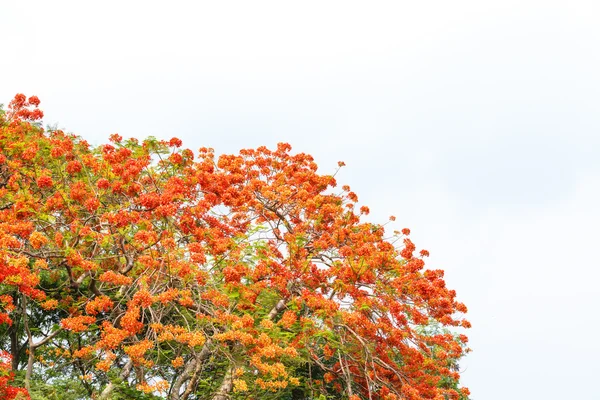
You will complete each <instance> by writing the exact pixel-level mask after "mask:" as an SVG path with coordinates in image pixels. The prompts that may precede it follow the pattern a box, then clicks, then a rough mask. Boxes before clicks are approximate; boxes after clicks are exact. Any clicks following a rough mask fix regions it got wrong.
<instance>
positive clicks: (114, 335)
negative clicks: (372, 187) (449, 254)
mask: <svg viewBox="0 0 600 400" xmlns="http://www.w3.org/2000/svg"><path fill="white" fill-rule="evenodd" d="M38 105H39V100H38V99H37V98H36V97H30V98H29V99H27V98H26V97H25V96H24V95H17V96H16V97H15V99H14V100H13V101H12V102H11V103H10V104H9V105H8V108H7V111H6V112H2V113H1V114H0V243H1V245H0V293H1V295H2V296H1V297H0V301H2V302H3V304H4V306H5V310H6V312H3V313H2V314H0V320H1V322H3V323H4V325H3V328H2V329H3V331H0V334H1V336H0V345H2V346H4V347H5V348H6V349H8V351H10V352H11V354H12V356H13V358H14V359H15V361H13V363H12V368H13V370H17V371H18V370H24V376H23V379H22V380H23V383H24V385H25V387H26V388H27V389H30V391H31V393H33V392H35V391H36V390H37V393H41V392H44V393H46V394H39V396H40V398H51V397H50V395H49V394H47V393H49V391H45V390H46V389H44V390H42V389H40V388H45V387H47V386H48V385H49V386H52V385H54V384H56V385H61V384H64V379H70V380H72V381H77V388H78V389H76V390H79V391H80V392H79V393H80V394H79V396H83V397H87V398H97V399H119V398H140V399H142V398H146V399H150V398H165V397H167V398H169V399H172V400H175V399H182V400H183V399H208V398H210V399H213V400H220V399H231V398H240V399H242V398H244V399H246V398H248V399H252V398H254V399H275V398H277V399H301V398H312V399H327V398H349V399H352V400H355V399H421V398H429V399H459V398H466V396H467V395H468V390H467V389H466V388H460V386H459V374H458V372H457V365H458V364H457V362H458V360H459V359H460V358H461V356H462V355H463V354H464V353H465V351H467V350H468V349H467V348H466V343H467V338H466V336H464V335H458V334H455V333H452V332H451V331H450V330H448V329H447V328H452V327H469V323H468V322H467V321H466V320H464V319H463V318H462V316H461V315H462V313H465V312H466V307H465V306H464V305H463V304H462V303H460V302H458V301H457V300H456V298H455V297H456V293H455V292H454V291H453V290H450V289H448V288H447V287H446V285H445V283H444V280H443V271H441V270H425V269H424V257H426V256H427V255H428V252H427V251H426V250H422V251H420V253H416V246H415V245H414V244H413V243H412V241H411V240H410V238H409V233H410V232H409V230H408V229H404V230H402V232H395V233H394V234H393V235H390V236H387V235H386V233H385V229H384V227H383V226H382V225H378V224H373V223H369V222H364V221H362V220H361V217H362V216H363V215H366V214H368V213H369V210H368V208H367V207H364V206H363V207H360V208H359V209H358V210H357V208H358V206H357V201H358V199H357V196H356V194H355V193H353V192H352V191H350V188H349V187H347V186H343V187H342V188H341V190H338V189H336V187H337V186H336V180H335V178H334V176H331V175H321V174H319V173H318V172H317V165H316V164H315V163H314V161H313V159H312V157H311V156H309V155H306V154H292V153H291V148H290V146H289V145H288V144H279V145H278V146H277V148H276V149H275V150H269V149H267V148H266V147H259V148H257V149H249V150H241V151H240V153H239V154H237V155H222V156H220V157H216V156H215V155H214V152H213V150H212V149H207V148H201V149H200V150H199V152H198V154H197V156H195V155H194V153H193V152H192V151H190V150H188V149H181V145H182V143H181V141H180V140H179V139H176V138H173V139H171V140H170V141H163V140H157V139H155V138H152V137H150V138H148V139H146V140H144V141H143V142H141V143H140V142H139V141H138V140H136V139H128V140H123V138H122V137H120V136H119V135H117V134H115V135H112V136H111V138H110V141H111V143H110V144H106V145H103V146H99V147H97V148H93V147H91V146H90V145H89V144H88V143H87V142H86V141H85V140H83V139H82V138H81V137H78V136H75V135H72V134H67V133H64V132H62V131H60V130H53V129H51V130H48V131H45V130H44V129H43V128H42V127H41V125H40V124H39V121H40V119H41V117H42V115H43V114H42V113H41V111H40V110H39V109H38ZM342 166H343V163H340V167H342ZM431 327H434V328H435V329H433V328H431ZM42 382H44V383H43V384H42ZM61 382H63V383H61ZM44 385H45V386H44ZM73 390H75V389H73ZM44 396H46V397H44Z"/></svg>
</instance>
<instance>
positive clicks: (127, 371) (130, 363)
mask: <svg viewBox="0 0 600 400" xmlns="http://www.w3.org/2000/svg"><path fill="white" fill-rule="evenodd" d="M132 367H133V361H131V360H129V361H127V364H125V366H124V367H123V371H121V375H119V378H121V380H125V379H127V377H128V376H129V374H130V373H131V369H132ZM114 388H115V384H114V383H113V382H109V384H108V385H106V387H105V388H104V390H103V391H102V393H100V397H98V400H106V399H108V396H110V394H111V393H112V391H113V390H114Z"/></svg>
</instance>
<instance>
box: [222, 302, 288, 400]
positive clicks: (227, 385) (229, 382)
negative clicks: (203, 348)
mask: <svg viewBox="0 0 600 400" xmlns="http://www.w3.org/2000/svg"><path fill="white" fill-rule="evenodd" d="M286 303H287V301H286V299H281V300H279V301H278V302H277V304H275V306H274V307H273V308H272V309H271V311H269V314H267V317H266V318H267V319H269V320H272V319H273V318H275V317H276V316H277V314H279V313H280V312H281V311H283V310H284V309H285V307H286ZM233 372H234V365H230V366H229V368H227V372H226V373H225V377H224V378H223V382H222V383H221V386H220V387H219V390H217V391H216V392H215V394H214V395H213V397H212V400H228V399H229V393H231V391H232V390H233Z"/></svg>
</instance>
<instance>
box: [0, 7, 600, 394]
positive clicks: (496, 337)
mask: <svg viewBox="0 0 600 400" xmlns="http://www.w3.org/2000/svg"><path fill="white" fill-rule="evenodd" d="M2 3H3V4H2V5H1V6H0V35H1V37H2V52H1V60H0V102H3V103H8V102H9V101H10V99H11V98H12V96H13V95H14V94H15V93H17V92H23V93H25V94H27V95H32V94H36V95H38V96H39V97H40V98H41V100H42V109H43V110H44V112H45V113H46V118H45V122H46V123H49V124H53V123H58V125H59V127H62V128H65V129H67V130H69V131H72V132H75V133H77V134H80V135H82V136H83V137H84V138H86V139H87V140H88V141H90V142H91V143H93V144H100V143H104V142H106V140H107V138H108V135H109V134H111V133H114V132H119V133H120V134H122V135H123V136H126V137H129V136H136V137H145V136H148V135H155V136H157V137H162V138H170V137H172V136H178V137H180V138H181V139H183V141H184V145H185V147H188V148H191V149H193V150H197V148H199V147H201V146H211V147H214V148H215V149H216V151H217V153H227V152H235V151H237V150H239V149H240V148H246V147H255V146H259V145H268V146H274V145H275V143H277V142H280V141H287V142H289V143H291V144H292V146H293V147H294V150H296V151H304V152H308V153H311V154H313V155H314V156H315V157H316V159H317V161H318V163H319V165H320V166H321V170H322V171H323V172H324V173H330V172H333V171H334V170H335V168H336V165H337V161H338V160H344V161H345V162H346V164H347V165H348V166H347V167H345V168H344V169H343V170H342V172H341V173H340V175H339V182H340V183H348V184H350V185H351V186H352V188H353V189H354V190H355V191H356V192H357V193H358V195H359V198H360V199H361V201H362V203H364V204H366V205H368V206H369V207H370V208H371V211H372V214H371V217H372V220H374V221H376V222H385V221H386V220H387V217H388V216H389V215H392V214H393V215H396V216H397V217H398V220H397V222H398V224H397V226H395V227H394V228H402V227H404V226H407V227H410V228H411V229H412V231H413V240H414V241H415V242H416V243H417V246H420V247H424V248H427V249H429V250H430V251H431V253H432V257H431V258H430V261H429V264H428V265H429V267H431V268H443V269H445V270H446V271H447V274H446V276H447V282H448V284H449V286H450V287H452V288H455V289H456V290H457V291H458V294H459V297H460V299H461V300H462V301H464V302H465V303H466V304H467V306H469V308H470V313H469V318H470V320H471V321H472V323H473V329H471V330H470V331H469V336H470V338H471V347H472V348H473V350H474V352H473V353H472V354H471V355H469V356H468V357H467V358H466V359H465V360H464V362H463V366H464V369H465V372H464V374H463V376H464V379H463V381H464V383H465V385H467V386H468V387H470V389H471V391H472V393H473V395H472V398H473V399H475V400H495V399H506V398H510V399H526V400H530V399H596V398H598V399H600V394H599V392H600V390H599V389H598V386H597V384H594V383H593V382H594V380H595V379H597V377H598V373H599V372H600V367H599V366H598V360H599V358H600V342H599V341H598V338H597V336H598V330H599V329H600V313H599V312H598V307H599V306H600V296H599V293H600V292H599V290H598V284H599V283H598V281H599V278H600V263H599V261H600V260H599V256H598V251H597V247H598V239H599V238H600V235H599V234H598V227H599V226H600V207H599V204H600V159H599V157H598V152H599V150H600V133H599V128H600V114H599V111H600V110H599V108H600V79H599V78H598V71H600V51H599V46H600V24H598V21H600V2H597V1H595V0H591V1H579V0H570V1H548V0H546V1H527V0H520V1H516V0H503V1H481V0H479V1H392V2H378V1H369V2H367V1H364V2H357V3H354V2H351V1H340V2H338V1H324V0H321V1H302V2H291V1H281V0H280V1H273V2H263V1H240V2H234V1H218V2H216V1H212V2H208V1H189V2H182V1H169V2H165V1H163V2H151V1H144V2H134V1H122V2H116V1H102V2H95V3H94V5H92V2H85V1H71V2H65V1H24V0H20V1H11V2H9V1H3V2H2Z"/></svg>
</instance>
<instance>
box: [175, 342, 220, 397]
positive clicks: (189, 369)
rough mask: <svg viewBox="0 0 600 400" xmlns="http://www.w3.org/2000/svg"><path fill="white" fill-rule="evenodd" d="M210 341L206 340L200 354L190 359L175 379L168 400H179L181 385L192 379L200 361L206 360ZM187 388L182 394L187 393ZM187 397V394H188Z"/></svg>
mask: <svg viewBox="0 0 600 400" xmlns="http://www.w3.org/2000/svg"><path fill="white" fill-rule="evenodd" d="M210 344H211V343H210V340H207V341H206V343H204V346H202V350H200V353H198V355H197V356H195V357H194V358H193V359H191V360H190V361H189V362H188V363H187V365H186V366H185V368H184V370H183V372H182V373H181V375H179V376H178V377H177V379H176V380H175V383H173V387H171V393H170V394H169V400H179V399H181V398H182V397H181V396H182V395H181V393H180V392H181V387H182V386H183V384H184V383H185V382H187V381H188V379H190V378H192V377H193V375H196V374H197V373H198V371H199V368H200V366H201V365H202V361H204V360H206V359H207V358H208V357H209V356H210V354H211V351H210ZM190 386H191V385H190ZM187 391H188V390H187V388H186V390H185V392H184V395H185V393H187ZM188 396H189V394H188Z"/></svg>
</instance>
